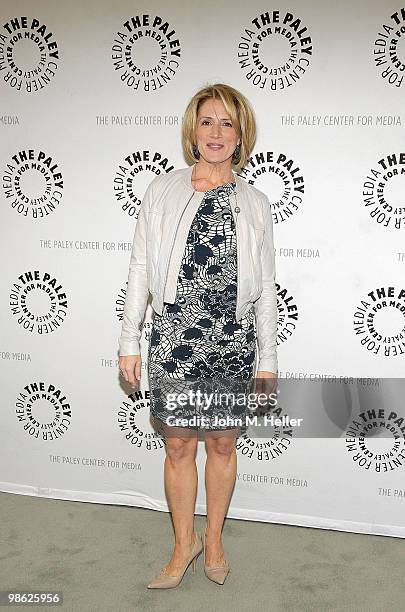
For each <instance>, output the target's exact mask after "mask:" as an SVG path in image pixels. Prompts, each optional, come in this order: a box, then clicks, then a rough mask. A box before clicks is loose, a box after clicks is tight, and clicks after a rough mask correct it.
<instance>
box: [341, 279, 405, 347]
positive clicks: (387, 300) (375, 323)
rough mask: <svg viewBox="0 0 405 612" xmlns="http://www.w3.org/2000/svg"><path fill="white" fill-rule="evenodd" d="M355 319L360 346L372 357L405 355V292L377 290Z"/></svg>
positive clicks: (390, 289) (393, 288) (371, 292)
mask: <svg viewBox="0 0 405 612" xmlns="http://www.w3.org/2000/svg"><path fill="white" fill-rule="evenodd" d="M353 318H354V320H353V325H354V331H355V333H356V336H358V337H359V340H360V344H361V345H362V346H363V347H364V348H365V349H366V350H367V351H369V352H370V353H371V354H372V355H382V356H384V357H396V356H398V355H402V356H403V355H404V353H405V348H404V347H405V320H404V319H405V289H397V288H395V287H379V288H378V289H373V290H372V291H370V293H368V294H367V298H364V299H362V300H361V302H360V304H359V305H358V306H357V308H356V311H355V313H354V317H353Z"/></svg>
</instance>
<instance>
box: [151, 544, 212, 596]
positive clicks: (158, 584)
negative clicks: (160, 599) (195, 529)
mask: <svg viewBox="0 0 405 612" xmlns="http://www.w3.org/2000/svg"><path fill="white" fill-rule="evenodd" d="M202 550H203V545H202V542H201V538H200V537H199V535H198V533H195V534H194V544H193V546H192V549H191V552H190V556H189V558H188V559H187V560H186V562H185V564H184V567H183V569H182V571H181V573H180V574H179V575H178V576H169V575H168V574H166V571H165V570H166V567H167V565H165V566H164V567H163V568H162V570H161V572H160V574H159V575H158V576H156V578H155V579H154V580H152V582H151V583H150V584H148V589H173V588H174V587H176V586H178V585H179V584H180V582H181V581H182V579H183V576H184V574H185V573H186V570H187V568H188V566H189V565H190V563H192V564H193V574H194V573H195V564H196V561H197V557H198V555H199V554H200V553H201V552H202Z"/></svg>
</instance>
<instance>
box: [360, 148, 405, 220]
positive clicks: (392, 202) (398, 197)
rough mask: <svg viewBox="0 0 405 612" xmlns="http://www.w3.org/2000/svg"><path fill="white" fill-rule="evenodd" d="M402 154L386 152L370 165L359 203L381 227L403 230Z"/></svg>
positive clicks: (404, 159) (404, 174)
mask: <svg viewBox="0 0 405 612" xmlns="http://www.w3.org/2000/svg"><path fill="white" fill-rule="evenodd" d="M404 183H405V153H390V154H389V155H386V156H385V157H383V158H381V159H379V160H378V162H377V167H374V168H371V169H370V170H369V172H368V175H367V176H366V178H365V180H364V182H363V203H364V206H365V207H366V210H367V211H368V214H369V216H370V217H371V219H373V221H375V223H378V224H379V225H381V226H382V227H391V228H394V229H404V227H405V205H404V202H403V193H404V187H405V184H404Z"/></svg>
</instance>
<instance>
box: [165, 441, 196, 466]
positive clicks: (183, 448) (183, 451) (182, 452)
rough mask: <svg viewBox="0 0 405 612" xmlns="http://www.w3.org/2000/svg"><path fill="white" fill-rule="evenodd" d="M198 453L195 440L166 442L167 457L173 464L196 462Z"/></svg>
mask: <svg viewBox="0 0 405 612" xmlns="http://www.w3.org/2000/svg"><path fill="white" fill-rule="evenodd" d="M195 453H196V440H195V439H194V438H189V439H183V438H168V439H167V441H166V455H167V457H168V458H169V459H170V461H171V462H173V463H175V462H178V461H184V460H187V459H190V460H194V458H195Z"/></svg>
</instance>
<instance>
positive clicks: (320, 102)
mask: <svg viewBox="0 0 405 612" xmlns="http://www.w3.org/2000/svg"><path fill="white" fill-rule="evenodd" d="M0 10H1V23H0V96H1V104H0V138H1V142H0V166H1V195H0V197H1V208H0V210H1V234H2V236H1V241H0V252H1V260H2V282H1V287H0V309H1V317H0V325H1V346H0V355H1V372H2V418H1V433H0V447H1V463H0V465H1V474H0V489H1V490H2V491H7V492H12V493H19V494H25V495H36V496H43V497H51V498H58V499H69V500H79V501H88V502H94V503H97V502H101V503H111V504H126V505H132V506H141V507H145V508H150V509H155V510H160V511H168V507H167V503H166V499H165V495H164V488H163V462H164V456H165V440H164V439H162V438H161V437H160V435H159V434H158V433H157V432H156V431H155V430H154V429H153V427H152V424H151V422H150V416H149V391H148V380H147V350H148V343H149V339H150V330H151V322H152V317H153V311H152V308H151V305H150V303H149V304H148V309H147V313H146V318H145V323H144V326H143V331H142V356H143V363H142V383H141V388H140V390H139V391H138V392H132V390H131V389H130V388H128V387H126V386H125V385H124V384H123V383H122V380H121V379H120V377H119V375H118V374H119V372H118V337H119V334H120V329H121V321H122V313H123V306H124V301H125V293H126V283H127V278H128V265H129V258H130V251H131V246H132V239H133V235H134V229H135V227H136V222H137V217H138V213H139V207H140V205H141V202H142V198H143V194H144V192H145V189H146V187H147V185H148V184H149V182H150V181H151V180H152V179H153V178H154V177H155V176H156V175H158V174H162V173H167V172H171V171H172V170H174V169H177V168H182V167H185V166H186V163H185V161H184V158H183V155H182V149H181V142H180V131H181V122H182V116H183V113H184V110H185V107H186V105H187V103H188V101H189V99H190V98H191V96H192V95H193V94H194V93H195V92H196V91H197V90H198V89H199V88H200V87H203V86H205V85H206V84H207V83H215V82H225V83H228V84H230V85H232V86H234V87H236V88H237V89H239V90H240V91H242V92H243V93H244V94H245V95H246V96H247V97H248V99H249V100H250V101H251V103H252V105H253V107H254V109H255V112H256V116H257V122H258V139H257V142H256V146H255V149H254V152H253V154H252V157H251V159H250V160H249V162H248V164H247V165H246V167H245V168H244V169H243V171H242V172H241V173H240V174H241V176H242V177H243V179H244V180H246V181H247V182H248V183H250V184H252V185H255V186H256V187H257V188H259V189H260V190H262V191H264V192H265V193H266V194H267V195H268V197H269V201H270V203H271V208H272V214H273V226H274V238H275V251H276V253H275V254H276V268H277V293H278V356H279V374H280V380H282V382H283V383H287V382H289V383H290V384H289V386H288V389H289V394H290V399H291V406H292V404H294V406H295V407H297V405H299V411H300V414H301V416H302V417H303V419H304V425H305V427H304V428H302V429H301V430H298V429H297V427H294V426H292V425H291V423H289V422H288V419H287V420H281V421H280V422H277V423H275V424H274V426H272V427H268V428H267V429H266V430H265V432H264V433H263V430H262V431H261V432H260V430H259V427H260V426H259V425H257V426H252V428H251V429H249V430H248V431H247V432H246V433H245V434H244V435H243V436H241V437H240V438H239V439H238V441H237V453H238V473H237V482H236V487H235V491H234V494H233V497H232V502H231V506H230V508H229V513H228V516H229V517H234V518H239V519H249V520H258V521H268V522H276V523H287V524H292V525H305V526H311V527H319V528H329V529H338V530H346V531H353V532H364V533H373V534H384V535H390V536H396V537H405V518H404V517H405V512H404V510H405V481H404V465H405V444H404V434H405V420H404V416H405V408H404V407H403V402H402V398H403V397H404V390H405V389H404V385H403V381H404V378H403V377H404V373H405V367H404V366H405V359H404V355H405V281H404V271H405V242H404V227H405V149H404V142H405V141H404V122H405V113H404V108H405V105H404V101H405V7H404V5H401V4H396V3H395V2H384V3H381V2H378V1H376V0H372V1H370V0H361V1H359V2H356V3H353V2H349V1H348V0H344V1H343V2H340V3H338V4H337V3H334V2H326V3H325V2H321V1H320V0H319V1H318V0H317V1H311V0H306V1H304V2H297V1H295V2H286V1H285V0H280V1H279V2H278V3H277V4H272V5H269V4H268V3H266V2H263V1H261V0H253V1H252V2H248V3H240V4H234V3H231V2H222V3H218V2H212V0H207V1H206V2H205V3H202V4H201V3H197V2H191V3H188V4H186V5H184V3H181V2H179V1H175V2H171V3H166V2H162V1H160V0H159V1H152V2H145V1H142V2H138V3H135V4H134V3H133V2H129V1H123V0H119V1H118V2H114V3H112V2H107V1H106V0H102V1H101V0H99V1H95V0H92V1H89V2H79V1H78V0H73V1H71V2H69V3H67V4H66V3H63V2H61V1H59V2H50V1H49V0H41V1H38V2H28V1H18V0H17V1H16V0H13V2H11V1H9V0H3V2H2V5H1V9H0ZM287 395H288V394H287ZM291 406H289V402H288V401H286V402H285V403H284V404H282V405H281V407H280V410H279V411H278V412H277V416H278V417H281V416H287V415H288V414H290V412H291V410H292V409H291ZM205 458H206V452H205V447H204V444H203V443H200V444H199V449H198V456H197V461H198V468H199V473H200V479H199V481H200V482H199V491H198V499H197V513H200V514H204V513H205V491H204V485H203V483H204V479H203V469H204V463H205Z"/></svg>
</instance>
